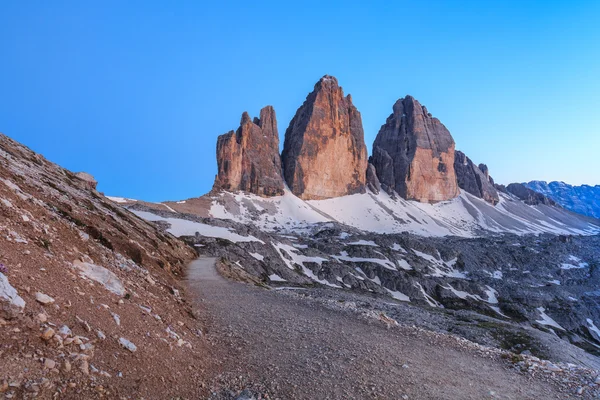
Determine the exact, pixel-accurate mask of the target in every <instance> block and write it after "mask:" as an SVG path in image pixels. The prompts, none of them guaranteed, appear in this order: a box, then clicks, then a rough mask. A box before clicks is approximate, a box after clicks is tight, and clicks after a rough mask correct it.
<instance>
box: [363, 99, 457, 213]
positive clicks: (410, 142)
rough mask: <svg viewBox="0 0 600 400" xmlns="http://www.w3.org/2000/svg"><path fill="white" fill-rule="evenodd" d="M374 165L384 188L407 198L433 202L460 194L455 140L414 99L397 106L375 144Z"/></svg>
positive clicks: (401, 100)
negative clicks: (455, 163)
mask: <svg viewBox="0 0 600 400" xmlns="http://www.w3.org/2000/svg"><path fill="white" fill-rule="evenodd" d="M371 162H372V163H373V165H374V166H375V169H376V171H377V177H378V178H379V181H380V182H381V186H382V188H383V189H384V190H386V191H387V192H389V193H393V192H396V193H398V194H399V195H400V196H402V197H403V198H405V199H408V200H417V201H421V202H429V203H434V202H439V201H444V200H449V199H452V198H455V197H456V196H458V194H459V188H458V183H457V181H456V174H455V172H454V140H453V139H452V136H451V135H450V132H449V131H448V129H446V127H445V126H444V125H443V124H442V123H441V122H440V121H439V120H438V119H437V118H433V117H432V116H431V114H430V113H429V112H428V111H427V108H425V107H424V106H422V105H421V104H419V102H418V101H417V100H415V99H414V98H413V97H411V96H406V97H404V98H402V99H400V100H398V101H397V102H396V104H394V107H393V113H392V114H391V115H390V116H389V117H388V119H387V120H386V122H385V124H384V125H383V126H382V127H381V129H380V130H379V133H378V134H377V137H376V138H375V142H374V143H373V155H372V158H371Z"/></svg>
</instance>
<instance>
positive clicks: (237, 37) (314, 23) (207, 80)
mask: <svg viewBox="0 0 600 400" xmlns="http://www.w3.org/2000/svg"><path fill="white" fill-rule="evenodd" d="M125 3H127V4H125ZM598 21H600V2H598V1H552V0H546V1H525V2H523V1H480V0H478V1H400V0H399V1H356V2H354V1H339V2H335V1H330V2H327V1H303V2H286V1H253V2H251V1H244V2H232V1H219V2H213V1H211V2H208V1H206V2H200V1H176V2H168V1H162V2H158V1H128V2H121V1H101V2H91V1H73V2H62V1H51V2H48V1H39V2H35V1H28V2H23V1H9V0H7V1H2V2H1V3H0V55H1V59H0V132H3V133H5V134H7V135H9V136H11V137H13V138H14V139H16V140H18V141H20V142H22V143H24V144H26V145H27V146H29V147H31V148H32V149H33V150H35V151H37V152H40V153H42V154H44V155H45V156H46V157H47V158H48V159H50V160H52V161H54V162H57V163H59V164H61V165H62V166H64V167H66V168H69V169H71V170H74V171H79V170H83V171H87V172H90V173H92V174H93V175H94V176H95V177H96V178H97V179H98V180H99V182H100V183H99V190H101V191H104V192H105V193H107V194H111V195H120V196H125V197H133V198H141V199H146V200H151V201H158V200H167V199H183V198H188V197H194V196H198V195H201V194H203V193H205V192H207V191H208V190H210V188H211V186H212V182H213V179H214V174H215V173H216V160H215V144H216V138H217V136H218V135H219V134H222V133H225V132H227V131H228V130H231V129H235V128H237V126H238V124H239V120H240V116H241V113H242V112H243V111H245V110H246V111H248V112H249V113H250V114H251V115H257V114H258V112H259V110H260V108H261V107H263V106H265V105H267V104H271V105H273V106H274V107H275V110H276V112H277V118H278V121H279V131H280V136H281V139H282V141H283V134H284V132H285V129H286V128H287V125H288V123H289V121H290V119H291V118H292V117H293V115H294V113H295V111H296V109H297V108H298V107H299V106H300V105H301V104H302V102H303V101H304V99H305V97H306V95H307V94H308V92H309V91H311V90H312V88H313V85H314V84H315V82H316V81H317V80H318V79H319V78H320V77H321V76H322V75H324V74H331V75H335V76H336V77H337V78H338V80H339V82H340V84H341V85H342V86H343V87H344V90H345V92H346V93H351V94H352V97H353V100H354V103H355V105H356V106H357V107H358V109H359V110H360V111H361V113H362V116H363V123H364V128H365V140H366V142H367V146H368V148H369V152H370V150H371V145H372V143H373V140H374V138H375V135H376V134H377V131H378V130H379V127H380V126H381V124H383V123H384V121H385V119H386V117H387V116H388V115H389V114H390V112H391V107H392V104H393V103H394V102H395V100H397V99H398V98H400V97H403V96H404V95H406V94H411V95H413V96H415V97H416V98H417V99H418V100H420V101H421V103H422V104H424V105H426V106H427V107H428V109H429V111H430V112H431V113H433V115H434V116H436V117H438V118H440V120H441V121H442V122H443V123H444V124H445V125H446V126H447V127H448V129H450V131H451V132H452V134H453V136H454V139H455V141H456V142H457V148H458V149H460V150H463V151H464V152H465V153H466V154H467V155H468V156H469V157H470V158H471V159H473V161H475V162H477V163H479V162H485V163H487V164H488V166H489V167H490V172H491V174H492V176H493V177H494V178H495V179H496V181H498V182H500V183H509V182H514V181H528V180H532V179H540V180H563V181H566V182H568V183H572V184H581V183H587V184H600V156H599V154H598V153H599V150H600V129H599V126H600V79H599V77H600V45H599V43H600V27H599V24H598Z"/></svg>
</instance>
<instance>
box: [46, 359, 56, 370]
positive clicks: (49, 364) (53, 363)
mask: <svg viewBox="0 0 600 400" xmlns="http://www.w3.org/2000/svg"><path fill="white" fill-rule="evenodd" d="M44 368H48V369H54V368H56V361H54V360H51V359H49V358H46V359H45V360H44Z"/></svg>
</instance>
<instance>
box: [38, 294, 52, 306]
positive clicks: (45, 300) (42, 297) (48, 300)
mask: <svg viewBox="0 0 600 400" xmlns="http://www.w3.org/2000/svg"><path fill="white" fill-rule="evenodd" d="M35 300H36V301H37V302H38V303H41V304H44V305H47V304H52V303H54V299H53V298H52V297H50V296H48V295H47V294H44V293H42V292H37V293H36V294H35Z"/></svg>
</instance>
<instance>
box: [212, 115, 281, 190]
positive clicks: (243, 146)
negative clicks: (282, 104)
mask: <svg viewBox="0 0 600 400" xmlns="http://www.w3.org/2000/svg"><path fill="white" fill-rule="evenodd" d="M217 165H218V174H217V177H216V178H215V184H214V189H215V190H219V189H222V190H229V191H237V190H242V191H245V192H248V193H254V194H257V195H259V196H280V195H282V194H283V187H284V184H283V178H282V176H281V158H280V157H279V133H278V131H277V118H276V116H275V110H274V109H273V107H271V106H267V107H265V108H263V109H262V110H260V118H255V119H254V121H253V120H251V119H250V116H249V115H248V113H247V112H244V113H243V114H242V120H241V122H240V127H239V128H238V129H237V130H236V131H235V132H234V131H230V132H229V133H226V134H225V135H221V136H219V137H218V139H217Z"/></svg>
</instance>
